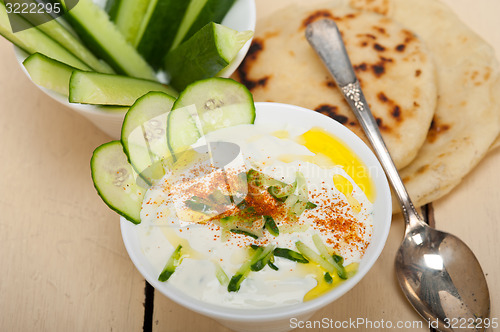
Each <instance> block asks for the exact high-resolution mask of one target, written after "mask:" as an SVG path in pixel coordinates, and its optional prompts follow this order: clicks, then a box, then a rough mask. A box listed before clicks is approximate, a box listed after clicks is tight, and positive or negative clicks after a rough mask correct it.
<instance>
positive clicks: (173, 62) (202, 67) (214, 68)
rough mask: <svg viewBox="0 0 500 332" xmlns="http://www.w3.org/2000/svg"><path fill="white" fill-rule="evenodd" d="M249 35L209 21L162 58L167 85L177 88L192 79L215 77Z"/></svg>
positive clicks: (234, 55)
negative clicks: (167, 79)
mask: <svg viewBox="0 0 500 332" xmlns="http://www.w3.org/2000/svg"><path fill="white" fill-rule="evenodd" d="M252 36H253V32H252V31H244V32H238V31H236V30H233V29H230V28H228V27H225V26H222V25H220V24H216V23H213V22H211V23H208V24H207V25H205V26H204V27H203V28H201V29H200V30H199V31H198V32H196V33H195V34H194V35H193V36H192V37H191V38H189V39H188V40H187V41H185V42H184V43H182V44H181V45H179V46H178V47H177V48H175V49H173V50H172V51H170V52H169V53H168V54H167V56H166V57H165V71H166V72H167V73H168V75H169V76H170V84H171V85H172V86H173V87H174V88H176V89H177V90H179V91H180V90H182V89H184V88H185V87H186V86H188V85H189V84H191V83H193V82H195V81H198V80H202V79H205V78H209V77H214V76H216V75H217V73H219V72H220V71H221V70H222V69H224V68H225V67H226V66H227V65H228V64H229V63H230V62H231V61H232V60H233V59H234V58H235V57H236V55H237V54H238V52H239V50H240V49H241V48H242V47H243V45H245V43H246V42H247V41H248V40H249V39H250V38H251V37H252Z"/></svg>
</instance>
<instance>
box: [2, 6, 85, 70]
mask: <svg viewBox="0 0 500 332" xmlns="http://www.w3.org/2000/svg"><path fill="white" fill-rule="evenodd" d="M11 18H13V19H16V20H19V21H20V22H22V24H26V25H28V26H31V27H30V28H29V29H26V30H22V31H19V32H16V33H13V32H12V29H11V26H10V21H9V16H7V11H6V8H5V5H4V4H3V3H2V2H0V35H2V36H4V37H5V38H6V39H8V40H9V41H10V42H12V43H13V44H14V45H16V46H17V47H19V48H20V49H22V50H23V51H25V52H26V53H28V54H33V53H36V52H39V53H43V54H45V55H46V56H48V57H51V58H53V59H56V60H58V61H61V62H63V63H65V64H68V65H70V66H73V67H75V68H78V69H81V70H91V68H90V67H89V66H87V65H86V64H85V63H83V62H82V61H81V60H80V59H78V58H77V57H76V56H74V55H73V54H71V53H70V52H69V51H68V50H66V49H65V48H64V47H62V46H61V45H60V44H59V43H57V42H56V41H55V40H53V39H52V38H50V37H49V36H47V35H46V34H45V33H43V32H42V31H40V30H39V29H38V28H36V27H33V26H32V25H31V24H30V23H29V22H28V21H26V20H25V19H23V18H22V17H21V16H19V15H15V14H11Z"/></svg>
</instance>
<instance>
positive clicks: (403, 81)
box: [235, 0, 437, 168]
mask: <svg viewBox="0 0 500 332" xmlns="http://www.w3.org/2000/svg"><path fill="white" fill-rule="evenodd" d="M323 17H330V18H334V19H335V20H336V21H337V24H338V26H339V29H340V30H341V32H342V34H343V38H344V40H345V44H346V48H347V50H348V52H349V54H350V57H351V61H352V63H353V66H354V68H355V70H356V73H357V76H358V78H359V80H360V83H361V86H362V88H363V91H364V93H365V95H366V97H367V100H368V102H369V104H370V107H371V109H372V111H373V113H374V116H375V117H376V119H377V121H378V123H379V127H380V129H381V132H382V135H383V136H384V139H385V141H386V144H387V146H388V148H389V150H390V152H391V154H392V156H393V159H394V161H395V163H396V165H397V166H398V167H400V168H401V167H403V166H406V165H408V163H409V162H410V161H411V160H412V159H413V158H414V157H415V156H416V154H417V152H418V150H419V148H420V147H421V145H422V144H423V143H424V140H425V137H426V133H427V131H428V129H429V126H430V124H431V120H432V116H433V114H434V110H435V105H436V98H437V92H436V91H437V88H436V77H435V69H434V64H433V62H432V60H431V56H430V55H429V52H428V51H427V49H426V47H425V45H424V44H423V43H422V42H421V41H420V40H419V39H418V38H417V37H416V36H415V35H414V34H413V33H412V32H411V31H409V30H407V29H406V28H404V27H403V26H402V25H400V24H398V23H396V22H395V21H394V20H392V19H389V18H387V17H384V16H382V15H378V14H375V13H370V12H366V11H359V10H355V9H352V8H351V7H349V6H348V4H347V2H346V1H340V0H339V1H330V2H329V3H328V5H327V6H323V7H321V6H320V7H317V6H316V7H315V8H312V9H311V7H298V6H288V7H287V8H286V9H283V10H280V11H279V15H276V16H272V17H267V18H264V19H261V20H259V21H258V22H257V28H256V32H255V37H254V42H253V44H252V46H251V48H250V52H249V54H248V55H247V57H246V59H245V60H244V62H243V64H242V65H241V66H240V67H239V69H238V71H237V74H236V75H235V78H236V79H237V80H239V81H241V82H243V83H244V84H245V85H246V86H247V87H248V88H249V89H250V90H251V92H252V93H253V96H254V100H255V101H274V102H283V103H288V104H294V105H298V106H302V107H306V108H309V109H313V110H316V111H319V112H321V113H324V114H326V115H329V116H331V117H332V118H334V119H335V120H337V121H339V122H341V123H342V124H344V125H345V126H347V127H348V128H349V129H351V130H353V131H354V132H355V133H356V134H357V135H358V136H360V137H362V138H363V139H365V141H366V138H365V136H364V133H363V130H362V128H361V127H360V125H359V124H358V122H357V120H356V119H355V117H354V115H353V114H352V112H351V110H350V108H349V106H348V105H347V103H346V102H345V101H344V98H343V97H342V95H341V94H340V92H339V91H338V89H337V87H336V86H335V83H334V82H333V79H332V78H331V77H330V75H329V73H328V71H327V70H326V69H325V67H324V65H323V63H322V62H321V60H320V59H319V58H318V57H317V56H316V54H315V53H314V50H313V49H312V48H311V47H310V46H309V44H308V42H307V41H306V39H305V35H304V30H305V27H306V25H307V24H308V23H310V22H312V21H314V20H316V19H320V18H323Z"/></svg>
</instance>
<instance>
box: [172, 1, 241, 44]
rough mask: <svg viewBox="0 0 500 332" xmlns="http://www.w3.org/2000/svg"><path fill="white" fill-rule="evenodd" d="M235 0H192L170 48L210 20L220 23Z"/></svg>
mask: <svg viewBox="0 0 500 332" xmlns="http://www.w3.org/2000/svg"><path fill="white" fill-rule="evenodd" d="M234 2H235V0H192V1H191V3H190V4H189V7H188V9H187V12H186V15H185V16H184V18H183V19H182V22H181V25H180V26H179V30H178V31H177V34H176V35H175V39H174V41H173V44H172V49H175V48H176V47H177V46H179V45H180V44H181V43H183V42H184V41H186V40H188V39H189V38H190V37H191V36H192V35H194V34H195V33H196V32H197V31H198V30H200V29H201V28H203V27H204V26H205V25H206V24H208V23H210V22H214V23H221V22H222V19H223V18H224V16H226V14H227V12H228V11H229V9H231V7H232V6H233V4H234Z"/></svg>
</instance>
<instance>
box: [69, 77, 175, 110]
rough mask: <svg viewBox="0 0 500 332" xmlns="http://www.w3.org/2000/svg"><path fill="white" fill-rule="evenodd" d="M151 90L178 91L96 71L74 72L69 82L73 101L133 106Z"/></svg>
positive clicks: (147, 81)
mask: <svg viewBox="0 0 500 332" xmlns="http://www.w3.org/2000/svg"><path fill="white" fill-rule="evenodd" d="M150 91H160V92H164V93H166V94H168V95H171V96H177V92H176V91H175V90H174V89H172V88H170V87H169V86H167V85H164V84H161V83H158V82H155V81H149V80H143V79H139V78H133V77H126V76H121V75H110V74H100V73H94V72H74V73H73V74H72V75H71V79H70V83H69V101H70V102H71V103H80V104H94V105H116V106H132V104H134V103H135V101H136V100H137V99H138V98H139V97H141V96H143V95H145V94H146V93H148V92H150Z"/></svg>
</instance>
